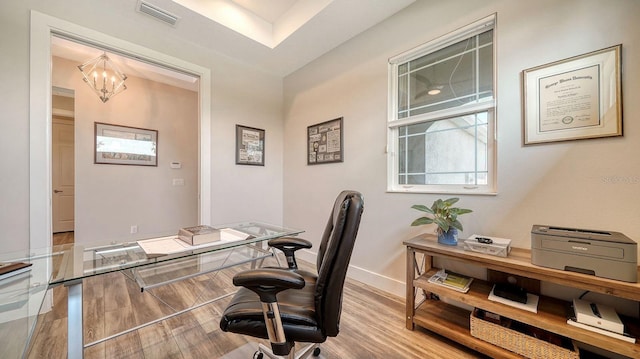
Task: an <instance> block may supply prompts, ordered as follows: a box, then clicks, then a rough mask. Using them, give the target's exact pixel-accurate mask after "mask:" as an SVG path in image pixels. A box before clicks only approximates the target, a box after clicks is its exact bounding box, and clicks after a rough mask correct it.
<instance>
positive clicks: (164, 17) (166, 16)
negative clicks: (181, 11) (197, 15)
mask: <svg viewBox="0 0 640 359" xmlns="http://www.w3.org/2000/svg"><path fill="white" fill-rule="evenodd" d="M136 10H138V11H139V12H141V13H143V14H147V15H149V16H151V17H154V18H156V19H158V20H160V21H162V22H164V23H167V24H169V25H171V26H175V24H176V22H178V19H179V17H177V16H176V15H174V14H172V13H170V12H168V11H166V10H163V9H160V8H159V7H157V6H155V5H151V4H149V3H147V2H144V1H138V8H137V9H136Z"/></svg>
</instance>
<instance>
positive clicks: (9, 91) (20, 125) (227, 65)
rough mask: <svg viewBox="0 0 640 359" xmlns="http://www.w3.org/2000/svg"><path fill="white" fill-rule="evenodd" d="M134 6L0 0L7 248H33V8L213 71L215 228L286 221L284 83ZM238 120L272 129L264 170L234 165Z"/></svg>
mask: <svg viewBox="0 0 640 359" xmlns="http://www.w3.org/2000/svg"><path fill="white" fill-rule="evenodd" d="M123 9H124V10H123ZM134 9H135V1H130V0H117V1H109V2H104V1H84V0H66V1H64V2H57V1H55V2H54V1H46V0H31V1H2V2H0V78H2V81H0V90H2V93H3V94H4V95H3V96H2V98H1V99H0V104H1V105H2V108H3V114H2V116H0V153H3V154H4V155H3V156H2V160H0V164H1V165H2V169H0V201H1V203H2V205H1V206H0V208H1V209H0V228H2V229H3V231H4V232H3V236H2V238H0V250H1V251H3V252H5V251H11V250H24V249H26V248H28V246H29V244H28V243H29V78H30V75H29V17H30V10H36V11H39V12H41V13H45V14H48V15H51V16H54V17H57V18H60V19H63V20H65V21H69V22H72V23H75V24H78V25H80V26H83V27H86V28H89V29H93V30H95V31H99V32H102V33H105V34H107V35H109V36H112V37H116V38H120V39H125V40H126V41H128V42H131V43H134V44H137V45H140V46H144V47H146V48H150V49H152V50H155V51H158V52H162V53H165V54H168V55H169V56H172V57H176V58H179V59H182V60H184V61H188V62H191V63H194V64H197V65H199V66H202V67H205V68H209V69H211V77H212V81H211V96H212V98H211V114H212V126H211V153H212V160H211V163H208V164H205V166H206V167H205V170H207V171H210V173H211V178H212V183H211V189H210V190H211V207H212V208H211V223H226V222H235V221H240V220H245V219H260V220H263V221H267V222H272V223H277V224H281V223H282V173H283V168H282V167H283V162H282V157H281V154H282V152H283V148H282V79H281V78H279V77H276V76H273V75H269V74H266V73H264V72H262V71H260V70H256V69H254V68H250V67H247V66H245V65H242V64H239V63H237V62H234V61H232V60H230V59H228V58H226V57H223V56H221V55H219V54H218V53H216V52H215V50H209V49H204V48H202V47H199V46H195V45H193V44H190V43H189V40H188V39H181V38H179V37H177V36H176V34H175V32H174V31H173V28H171V27H170V26H167V25H165V24H163V23H160V22H158V21H156V20H154V19H151V18H148V17H144V16H143V15H141V14H138V13H136V12H135V11H134ZM125 10H126V11H125ZM118 96H124V95H123V94H120V95H118ZM114 100H115V99H114ZM43 101H44V99H43ZM236 123H239V124H244V125H248V126H252V127H258V128H262V129H265V130H266V136H267V137H266V165H265V167H260V168H257V167H254V166H236V165H235V156H234V146H235V124H236ZM154 210H155V209H154Z"/></svg>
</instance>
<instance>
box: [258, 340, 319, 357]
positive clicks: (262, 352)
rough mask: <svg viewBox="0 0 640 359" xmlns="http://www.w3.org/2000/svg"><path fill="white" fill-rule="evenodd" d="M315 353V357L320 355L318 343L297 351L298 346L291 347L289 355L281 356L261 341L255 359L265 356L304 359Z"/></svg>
mask: <svg viewBox="0 0 640 359" xmlns="http://www.w3.org/2000/svg"><path fill="white" fill-rule="evenodd" d="M311 355H313V356H314V357H317V356H319V355H320V346H319V344H317V343H312V344H309V345H307V346H305V347H304V348H301V349H300V350H298V351H296V348H295V347H294V348H291V351H290V352H289V355H287V356H279V355H275V354H273V352H271V348H269V347H267V346H266V345H264V344H262V343H260V344H258V350H257V351H256V352H255V353H254V354H253V359H263V358H264V357H265V356H266V357H267V358H270V359H282V358H286V359H304V358H308V357H309V356H311Z"/></svg>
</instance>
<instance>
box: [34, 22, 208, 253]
mask: <svg viewBox="0 0 640 359" xmlns="http://www.w3.org/2000/svg"><path fill="white" fill-rule="evenodd" d="M30 24H31V26H30V27H31V31H30V33H31V36H30V41H29V49H30V51H29V53H30V56H29V57H30V65H29V73H30V76H29V79H30V80H29V83H30V86H29V92H30V94H29V123H30V133H29V138H30V141H29V172H30V176H29V178H30V180H29V193H30V196H29V218H30V223H29V247H30V248H43V247H48V246H51V244H52V232H53V230H52V224H51V223H52V213H51V212H52V208H51V194H52V192H53V190H52V188H51V183H52V180H51V161H50V159H51V120H50V119H51V118H52V113H51V86H52V81H51V50H52V49H51V37H52V36H64V37H67V38H75V39H85V40H87V41H90V42H92V43H99V44H102V45H103V46H109V47H111V48H115V49H119V51H121V52H124V53H129V54H131V55H132V56H135V57H136V58H138V59H146V60H150V61H152V62H154V63H156V64H162V65H166V66H167V67H169V68H177V69H182V70H183V71H185V72H188V73H190V74H192V75H194V76H197V77H199V78H200V86H199V93H198V105H197V109H198V120H199V132H198V157H199V158H198V163H197V167H198V169H199V171H198V219H199V222H200V223H202V224H210V221H211V70H210V69H208V68H206V67H203V66H200V65H196V64H194V63H191V62H188V61H184V60H182V59H180V58H177V57H173V56H171V55H167V54H165V53H161V52H159V51H155V50H151V49H149V48H147V47H144V46H140V45H136V44H133V43H130V42H128V41H124V40H122V39H118V38H115V37H112V36H109V35H106V34H104V33H100V32H98V31H95V30H91V29H88V28H85V27H82V26H79V25H76V24H73V23H70V22H68V21H65V20H62V19H59V18H55V17H52V16H50V15H46V14H43V13H40V12H37V11H32V12H31V22H30ZM76 184H77V183H76ZM76 226H77V225H76Z"/></svg>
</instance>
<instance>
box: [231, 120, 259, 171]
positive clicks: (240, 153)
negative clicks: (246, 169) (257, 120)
mask: <svg viewBox="0 0 640 359" xmlns="http://www.w3.org/2000/svg"><path fill="white" fill-rule="evenodd" d="M264 136H265V131H264V130H261V129H259V128H253V127H247V126H242V125H236V164H237V165H253V166H264V154H265V153H264Z"/></svg>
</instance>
